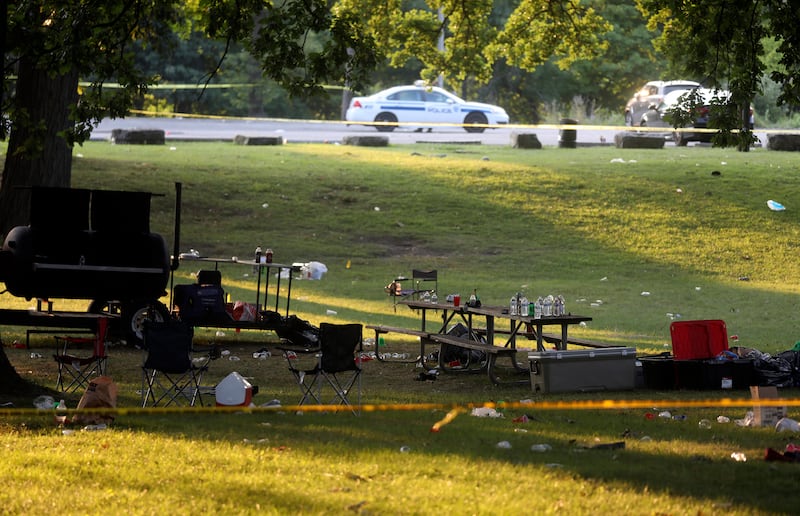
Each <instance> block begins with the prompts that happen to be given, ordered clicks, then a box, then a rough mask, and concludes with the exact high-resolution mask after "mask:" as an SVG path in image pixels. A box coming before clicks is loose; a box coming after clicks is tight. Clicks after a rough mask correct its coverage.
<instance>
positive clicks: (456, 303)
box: [453, 294, 461, 306]
mask: <svg viewBox="0 0 800 516" xmlns="http://www.w3.org/2000/svg"><path fill="white" fill-rule="evenodd" d="M453 306H461V295H460V294H456V295H454V296H453Z"/></svg>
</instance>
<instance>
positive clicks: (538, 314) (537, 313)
mask: <svg viewBox="0 0 800 516" xmlns="http://www.w3.org/2000/svg"><path fill="white" fill-rule="evenodd" d="M543 305H544V301H543V300H542V296H539V297H538V298H537V299H536V302H535V303H533V316H534V317H535V318H536V319H541V318H542V310H543Z"/></svg>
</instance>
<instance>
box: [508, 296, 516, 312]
mask: <svg viewBox="0 0 800 516" xmlns="http://www.w3.org/2000/svg"><path fill="white" fill-rule="evenodd" d="M508 315H517V296H511V301H509V303H508Z"/></svg>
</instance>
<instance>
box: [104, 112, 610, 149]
mask: <svg viewBox="0 0 800 516" xmlns="http://www.w3.org/2000/svg"><path fill="white" fill-rule="evenodd" d="M113 129H163V130H164V131H165V133H166V138H167V141H181V140H232V139H233V138H234V137H235V136H237V135H243V136H251V137H252V136H282V137H283V138H284V139H285V141H286V142H287V143H293V142H294V143H302V142H331V143H334V142H340V141H341V140H342V138H344V137H345V136H347V135H372V136H374V135H381V136H387V137H388V138H389V143H392V144H411V143H437V142H445V143H449V142H457V143H481V144H485V145H509V144H510V142H511V133H512V132H513V131H518V132H533V133H535V134H536V135H537V137H538V138H539V141H541V142H542V145H545V146H557V145H558V140H559V130H558V127H556V126H545V127H525V126H512V127H507V128H501V129H487V130H486V131H485V132H483V133H481V134H475V133H467V132H466V131H464V130H463V129H462V128H460V127H447V126H442V127H435V128H434V129H433V131H431V132H415V131H414V129H413V128H405V127H399V128H397V129H396V130H394V131H393V132H390V133H388V132H384V133H379V132H378V131H377V130H376V129H375V128H372V127H364V126H358V125H351V126H348V125H346V124H345V123H343V122H308V121H272V120H258V119H254V120H243V119H213V120H209V119H192V118H151V117H129V118H125V119H114V120H112V119H106V120H103V121H102V122H101V123H100V125H99V126H98V127H97V128H96V129H95V130H94V132H93V133H92V140H109V139H110V137H111V131H112V130H113ZM616 132H617V131H616V130H613V129H580V130H579V131H578V133H577V136H578V138H577V139H578V142H579V143H580V144H585V143H586V144H588V143H592V144H600V143H601V142H603V141H605V142H609V143H613V141H614V134H615V133H616Z"/></svg>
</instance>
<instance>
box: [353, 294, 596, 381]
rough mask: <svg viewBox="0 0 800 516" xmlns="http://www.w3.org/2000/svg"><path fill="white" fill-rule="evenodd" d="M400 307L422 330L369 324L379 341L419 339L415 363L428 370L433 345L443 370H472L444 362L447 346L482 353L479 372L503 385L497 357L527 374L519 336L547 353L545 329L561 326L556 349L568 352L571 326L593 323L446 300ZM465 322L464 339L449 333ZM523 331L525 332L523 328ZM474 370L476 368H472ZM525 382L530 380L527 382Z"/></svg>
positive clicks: (413, 302)
mask: <svg viewBox="0 0 800 516" xmlns="http://www.w3.org/2000/svg"><path fill="white" fill-rule="evenodd" d="M398 304H402V305H406V306H408V307H409V308H410V309H412V310H415V311H417V312H418V313H419V315H420V328H419V329H418V330H417V329H405V328H397V327H385V326H380V325H369V326H368V327H369V328H372V329H374V330H375V332H376V342H377V341H378V337H379V336H380V335H382V334H386V333H392V332H396V333H404V334H408V335H414V336H417V337H419V341H420V353H419V356H418V357H417V358H416V360H415V361H419V362H420V364H421V365H422V366H423V367H426V368H427V366H426V363H425V358H426V352H425V347H426V346H427V345H430V344H438V345H439V354H438V360H437V366H436V367H438V368H439V369H440V370H443V371H455V370H460V371H463V370H470V369H472V368H471V367H470V366H472V365H475V364H471V363H470V362H469V361H468V362H467V363H466V364H460V365H456V366H455V367H453V366H452V365H451V364H450V363H448V362H447V361H446V360H445V350H446V348H447V347H448V346H455V347H458V348H462V349H466V350H474V351H479V352H483V353H484V354H485V356H486V358H485V360H483V361H482V362H481V363H480V364H478V365H479V370H482V371H485V372H486V373H487V375H488V376H489V379H490V381H491V382H492V383H494V384H499V383H504V382H502V381H501V380H500V377H499V376H498V374H497V370H496V367H495V366H496V363H497V359H498V358H505V359H508V360H509V361H510V362H511V366H512V368H513V369H514V371H515V372H517V373H527V372H528V368H527V367H524V366H523V365H522V364H520V363H519V362H518V361H517V359H516V355H517V337H518V336H521V335H524V336H525V337H528V338H534V337H535V338H536V346H537V349H538V350H540V351H543V350H544V340H549V341H553V340H556V339H553V338H552V336H548V337H549V338H548V337H546V336H545V335H544V334H543V333H542V329H543V328H544V327H545V326H550V325H554V326H560V328H561V336H560V339H557V340H556V347H557V348H558V349H566V347H567V343H568V341H569V335H568V331H569V327H570V326H571V325H575V324H580V323H581V322H585V321H591V320H592V318H591V317H587V316H582V315H573V314H567V315H562V316H556V317H539V318H536V317H532V316H518V315H511V314H509V313H508V309H506V308H503V307H496V306H480V307H470V306H466V305H461V304H459V306H456V305H454V304H453V303H452V302H450V301H447V302H444V303H432V302H430V301H427V300H403V301H399V302H398ZM430 311H434V312H436V313H438V314H439V315H440V317H441V324H439V323H438V322H436V323H435V324H434V323H433V321H432V320H431V317H430V314H429V313H428V312H430ZM475 316H478V317H480V318H482V319H483V320H484V321H485V325H484V326H483V327H478V326H476V325H475V324H474V320H475ZM504 319H505V320H507V321H508V330H502V329H498V328H497V327H498V321H499V320H504ZM454 320H456V321H459V322H463V323H464V324H465V325H466V328H467V332H466V335H464V336H454V335H449V334H448V329H449V328H450V327H451V325H452V324H453V321H454ZM523 328H524V329H523ZM500 335H502V336H504V337H505V340H504V342H502V345H497V344H496V339H498V338H500V337H499V336H500ZM473 370H474V369H473ZM525 381H528V380H527V379H526V380H525Z"/></svg>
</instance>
